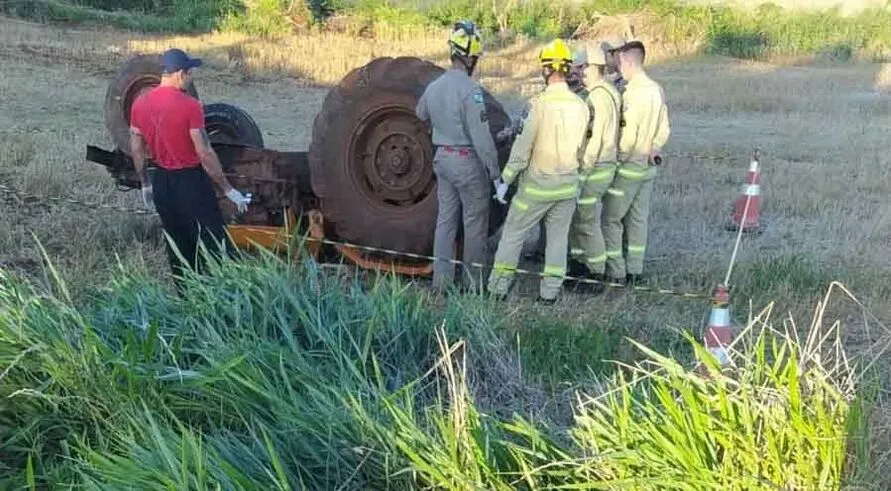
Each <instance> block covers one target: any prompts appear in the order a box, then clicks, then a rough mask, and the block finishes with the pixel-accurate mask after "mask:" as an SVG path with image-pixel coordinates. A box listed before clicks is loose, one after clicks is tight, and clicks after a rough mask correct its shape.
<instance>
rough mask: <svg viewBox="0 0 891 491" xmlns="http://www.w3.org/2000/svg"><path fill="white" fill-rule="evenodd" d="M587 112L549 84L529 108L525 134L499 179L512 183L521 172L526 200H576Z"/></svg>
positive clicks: (579, 101) (572, 97)
mask: <svg viewBox="0 0 891 491" xmlns="http://www.w3.org/2000/svg"><path fill="white" fill-rule="evenodd" d="M589 117H590V111H589V110H588V105H587V104H586V103H585V102H584V101H583V100H582V99H581V98H580V97H579V96H577V95H575V93H573V92H572V91H571V90H569V86H567V85H566V83H565V82H561V83H556V84H551V85H549V86H548V87H547V88H546V89H545V90H544V91H543V92H542V93H541V94H539V95H538V96H536V97H535V98H533V99H532V101H531V102H530V104H529V114H528V115H527V116H526V120H525V121H524V123H523V130H522V132H521V133H520V134H519V135H518V136H517V138H516V140H515V141H514V145H513V148H512V149H511V154H510V158H509V159H508V162H507V165H506V166H505V167H504V171H503V172H502V174H501V177H502V179H504V182H506V183H508V184H510V183H512V182H513V181H514V179H516V178H517V176H518V175H519V174H520V173H521V172H522V173H523V176H522V177H521V179H520V183H521V185H520V190H519V191H518V193H522V194H523V195H524V196H526V197H527V198H529V199H538V200H562V199H569V198H574V197H576V196H578V176H579V174H578V171H579V166H580V161H579V157H580V155H581V151H582V148H583V146H584V143H585V134H586V133H587V129H588V118H589Z"/></svg>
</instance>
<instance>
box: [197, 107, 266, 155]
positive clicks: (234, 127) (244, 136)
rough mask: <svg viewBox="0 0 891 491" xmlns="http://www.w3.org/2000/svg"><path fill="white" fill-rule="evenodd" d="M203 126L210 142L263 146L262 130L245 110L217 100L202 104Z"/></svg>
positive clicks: (254, 146) (253, 146)
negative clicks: (212, 102)
mask: <svg viewBox="0 0 891 491" xmlns="http://www.w3.org/2000/svg"><path fill="white" fill-rule="evenodd" d="M204 126H205V128H206V130H207V136H208V137H209V138H210V142H211V143H225V144H227V145H241V146H245V147H252V148H263V132H262V131H260V127H259V126H257V122H256V121H254V118H252V117H251V115H250V114H248V113H247V111H245V110H243V109H241V108H240V107H237V106H233V105H231V104H226V103H224V102H217V103H214V104H206V105H205V106H204Z"/></svg>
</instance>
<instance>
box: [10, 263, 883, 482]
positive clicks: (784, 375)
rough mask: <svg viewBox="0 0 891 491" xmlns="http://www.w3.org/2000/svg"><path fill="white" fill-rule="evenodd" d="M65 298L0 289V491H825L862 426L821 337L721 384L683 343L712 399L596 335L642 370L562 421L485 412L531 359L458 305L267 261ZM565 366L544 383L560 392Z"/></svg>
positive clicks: (548, 415)
mask: <svg viewBox="0 0 891 491" xmlns="http://www.w3.org/2000/svg"><path fill="white" fill-rule="evenodd" d="M73 298H74V299H71V298H69V297H68V296H66V295H62V296H61V297H59V296H57V295H56V294H53V293H43V292H42V291H40V290H38V289H37V288H36V287H34V286H31V285H28V284H25V283H23V282H21V281H19V280H17V279H16V278H13V277H10V276H8V275H5V274H3V273H0V367H2V369H0V452H2V454H3V455H4V459H3V461H2V463H0V486H2V487H3V488H9V489H19V488H21V489H41V488H47V487H81V488H84V489H93V490H111V489H146V490H168V489H177V490H180V489H188V490H193V489H194V490H216V489H227V490H228V489H235V490H242V489H244V490H247V489H278V490H290V489H312V490H316V489H394V490H402V489H418V488H422V489H448V490H465V489H493V490H508V489H529V490H532V489H654V490H655V489H670V490H674V489H677V490H687V489H691V490H692V489H696V490H701V489H716V490H717V489H776V488H778V487H780V488H783V489H833V488H835V487H838V486H839V484H840V483H841V482H842V480H843V479H844V477H845V476H844V472H845V469H846V467H847V468H850V469H853V471H852V472H855V473H856V475H855V476H854V477H855V478H856V479H859V480H862V479H864V478H865V476H866V474H865V473H864V472H862V469H864V468H866V467H865V466H864V465H863V464H862V462H861V463H860V464H859V465H855V464H852V463H851V462H850V461H849V460H848V459H849V457H853V458H857V459H860V460H861V461H862V459H863V458H866V457H868V454H869V453H870V452H869V447H866V446H864V444H863V443H858V440H856V439H854V438H849V437H850V435H849V433H858V432H862V428H863V424H864V414H865V412H866V409H867V408H866V407H865V406H863V405H862V404H861V403H857V405H855V402H854V401H855V398H856V397H857V395H858V393H857V391H856V390H855V389H856V384H855V381H856V379H855V377H854V374H853V373H852V371H851V370H850V369H849V368H848V366H849V364H848V362H847V360H845V359H844V355H843V351H842V350H841V349H840V346H839V345H838V342H837V340H836V338H837V334H838V333H837V330H836V329H828V330H827V329H824V328H822V327H821V325H820V323H819V322H815V323H814V327H812V328H811V331H810V332H808V333H807V335H806V336H803V337H801V339H799V336H798V335H793V333H790V332H789V331H785V330H784V331H776V330H774V329H772V324H771V322H769V319H768V318H769V315H766V314H762V315H760V316H758V317H755V318H754V320H753V321H752V322H751V324H750V325H749V326H748V329H747V330H746V331H745V332H744V333H743V335H742V336H741V338H740V343H739V344H738V345H737V346H735V349H734V353H733V356H732V358H731V359H732V361H733V366H732V367H731V368H730V369H728V370H727V371H726V372H724V373H720V372H718V371H717V365H716V363H715V360H714V359H713V358H711V357H710V356H711V355H709V353H708V352H707V351H705V350H704V349H703V348H702V347H701V346H700V345H698V344H697V343H696V342H695V341H694V340H693V339H692V338H688V339H687V342H688V343H689V344H690V345H691V346H692V348H693V350H692V351H694V352H695V353H696V356H697V358H698V359H699V361H700V362H701V363H702V364H703V367H705V368H707V369H709V370H711V372H712V373H711V377H710V378H704V377H702V376H700V375H698V372H695V371H693V370H691V369H690V367H687V366H685V365H682V364H680V363H679V362H677V361H675V360H673V359H671V358H668V357H665V356H663V355H661V354H660V353H658V352H656V351H654V350H651V349H649V348H647V347H644V346H642V345H640V344H638V343H636V342H635V341H633V340H619V339H612V338H611V337H607V336H602V335H598V336H600V337H598V338H597V339H600V340H602V341H603V343H619V342H622V343H625V344H629V345H631V346H635V347H636V348H637V349H638V350H639V352H640V354H641V356H640V358H638V361H637V362H636V363H635V364H633V365H632V364H631V363H632V360H630V359H629V358H626V359H627V360H628V362H627V364H625V363H622V364H619V363H616V364H612V365H608V364H604V365H603V366H602V367H600V369H599V370H598V371H597V373H596V374H595V373H591V374H590V375H591V376H592V377H596V379H597V380H596V382H597V383H596V384H594V383H588V384H587V385H584V386H587V387H594V386H596V387H599V388H600V390H599V391H597V392H596V393H587V394H580V395H578V396H577V400H576V401H575V404H571V405H572V406H573V409H574V413H575V418H574V419H572V420H569V421H567V420H566V419H565V418H560V417H559V416H560V415H559V414H558V412H557V411H542V410H537V411H533V410H532V409H530V408H529V407H526V406H524V405H523V404H515V403H513V402H512V401H507V400H501V399H499V397H504V394H507V393H509V391H505V390H504V388H505V387H506V386H510V385H511V384H513V385H515V386H517V387H522V388H524V389H523V390H529V391H538V392H536V393H537V394H540V393H542V391H541V388H540V387H538V388H536V387H535V386H534V382H530V381H528V380H525V379H524V377H523V376H522V375H521V374H519V373H516V371H515V370H513V369H512V368H511V367H515V366H516V364H517V362H518V361H519V357H521V356H527V355H526V354H522V353H520V354H518V353H517V351H516V348H515V346H514V344H513V343H514V338H515V337H516V333H517V330H516V326H504V325H502V317H503V312H502V311H501V310H499V309H501V308H503V307H499V306H496V305H494V304H491V303H488V302H486V301H483V300H481V299H478V298H470V297H468V298H456V297H452V298H450V299H449V300H448V301H447V302H446V304H445V306H443V304H442V302H441V300H437V299H434V298H429V297H428V296H427V295H425V294H423V293H420V292H418V291H417V290H416V289H414V288H411V287H409V286H408V285H406V284H404V283H402V282H401V281H399V280H397V279H396V278H392V277H384V276H380V277H377V278H369V279H364V280H363V279H344V278H343V277H338V276H336V275H331V274H327V273H324V272H322V271H321V270H319V269H317V268H315V266H314V264H313V263H311V262H306V263H303V264H301V265H294V264H287V263H284V262H282V261H280V260H279V259H277V258H274V257H272V256H269V255H260V256H259V257H254V258H246V259H244V260H242V261H239V262H226V263H224V264H221V265H218V266H217V267H215V269H214V271H213V276H212V277H209V278H197V277H192V278H188V279H187V285H186V294H185V295H184V296H183V297H181V298H179V297H177V296H175V295H167V293H166V290H165V286H164V285H163V284H162V283H161V282H159V280H158V279H155V278H149V277H145V276H142V275H141V274H140V273H139V272H134V271H121V274H120V276H119V278H118V279H116V280H115V281H113V282H112V283H111V284H110V285H108V287H106V288H101V289H96V290H94V291H92V292H88V293H86V294H82V295H78V296H76V297H73ZM539 325H544V324H539ZM554 329H556V327H555V328H554ZM554 332H557V331H554ZM536 342H537V343H546V342H548V340H547V337H546V336H541V337H540V338H539V339H538V340H537V341H536ZM565 342H569V341H567V340H560V339H558V340H557V343H565ZM569 344H573V343H572V342H569ZM533 348H534V349H538V348H537V347H533ZM541 349H542V350H544V351H543V353H548V352H549V351H548V348H545V347H541ZM561 349H562V348H561ZM567 349H568V348H567ZM581 349H582V350H587V349H588V348H586V347H585V346H582V347H581ZM604 350H605V351H604V352H605V353H606V352H609V349H608V347H604ZM539 358H540V359H542V360H544V359H545V358H548V356H539ZM567 360H569V359H568V358H563V357H555V363H559V364H560V365H561V366H560V367H559V368H558V369H557V370H554V371H552V369H549V367H547V366H542V367H541V370H542V371H544V372H545V373H551V375H550V376H549V377H547V378H555V377H556V378H559V377H560V375H559V373H560V372H561V371H564V370H567V369H568V368H567V366H564V365H566V364H567V363H568V361H567ZM608 366H611V367H612V368H611V369H609V368H608ZM579 369H580V370H584V369H585V364H584V363H581V364H580V366H579ZM511 377H514V378H515V379H511ZM580 378H584V377H580ZM584 382H592V380H587V381H586V380H582V381H580V383H583V384H584ZM524 384H529V385H528V386H526V385H524ZM863 400H864V401H867V400H868V398H865V397H864V398H863ZM567 405H568V404H567ZM852 406H853V407H855V410H854V412H853V413H852V414H851V418H852V419H849V413H850V412H851V411H852V410H851V409H850V408H851V407H852ZM506 408H513V409H512V410H511V411H508V410H507V409H506ZM858 434H859V433H858ZM849 444H851V445H853V446H854V448H853V450H851V451H849V450H848V445H849ZM866 445H869V443H867V444H866ZM858 469H861V470H860V471H858Z"/></svg>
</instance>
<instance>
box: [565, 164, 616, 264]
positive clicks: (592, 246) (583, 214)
mask: <svg viewBox="0 0 891 491" xmlns="http://www.w3.org/2000/svg"><path fill="white" fill-rule="evenodd" d="M615 174H616V164H614V163H603V164H597V165H596V166H594V168H593V169H592V170H591V171H590V172H587V173H585V174H583V175H582V177H581V184H582V186H581V189H582V192H581V194H580V195H579V200H578V206H577V207H576V211H575V214H574V216H573V219H572V227H571V229H570V233H569V253H570V256H572V258H573V259H575V260H576V261H578V262H580V263H582V264H584V265H586V266H587V267H588V270H589V271H590V272H591V273H594V274H603V273H604V271H605V268H606V243H605V242H604V239H603V231H602V226H601V221H600V215H601V209H600V206H599V205H600V204H601V202H602V200H603V196H604V194H605V193H606V192H607V190H608V189H609V188H610V185H611V184H612V182H613V179H614V178H615Z"/></svg>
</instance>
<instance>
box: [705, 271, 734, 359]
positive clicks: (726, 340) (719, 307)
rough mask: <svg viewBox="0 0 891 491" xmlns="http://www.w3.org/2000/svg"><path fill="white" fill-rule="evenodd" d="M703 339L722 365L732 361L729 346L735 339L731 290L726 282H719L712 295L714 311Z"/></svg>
mask: <svg viewBox="0 0 891 491" xmlns="http://www.w3.org/2000/svg"><path fill="white" fill-rule="evenodd" d="M703 341H704V344H705V347H706V348H707V349H708V350H709V352H711V354H713V355H714V356H715V357H716V358H717V359H718V361H719V362H720V363H721V366H724V365H727V364H728V363H729V362H730V358H729V356H728V354H727V347H728V346H730V343H731V342H732V341H733V328H732V327H731V325H730V292H729V290H728V289H727V287H726V286H725V285H724V284H719V285H718V287H717V288H715V294H714V296H713V297H712V311H711V315H709V319H708V327H707V328H706V330H705V336H704V339H703Z"/></svg>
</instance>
